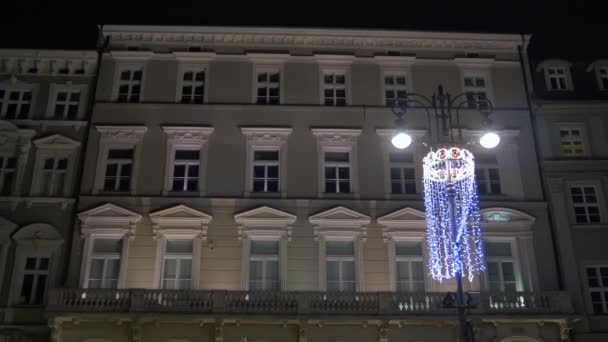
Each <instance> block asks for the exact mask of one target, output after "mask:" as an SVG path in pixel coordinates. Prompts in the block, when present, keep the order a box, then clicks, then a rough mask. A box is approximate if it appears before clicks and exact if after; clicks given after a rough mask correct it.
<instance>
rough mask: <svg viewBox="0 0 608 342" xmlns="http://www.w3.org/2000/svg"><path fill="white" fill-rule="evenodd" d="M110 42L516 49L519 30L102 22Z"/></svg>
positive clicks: (434, 49)
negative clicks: (514, 32)
mask: <svg viewBox="0 0 608 342" xmlns="http://www.w3.org/2000/svg"><path fill="white" fill-rule="evenodd" d="M103 34H104V35H105V36H109V37H111V39H110V42H111V44H112V46H124V45H129V46H133V45H151V46H154V45H160V46H163V45H164V46H166V45H171V46H176V45H177V46H180V45H181V46H185V47H189V46H192V45H203V46H204V47H205V48H213V47H235V46H237V47H243V48H247V47H251V48H257V49H261V48H276V49H290V48H292V49H298V48H302V49H341V50H344V49H347V50H383V51H386V50H403V49H408V50H421V51H428V50H432V51H449V52H456V51H483V52H496V53H499V52H502V53H504V52H509V53H515V52H517V47H518V46H519V45H521V37H520V36H519V35H507V34H479V33H448V32H419V31H397V30H347V29H294V28H252V27H247V28H245V27H208V26H200V27H192V26H190V27H185V26H181V27H180V26H126V25H108V26H105V27H104V30H103Z"/></svg>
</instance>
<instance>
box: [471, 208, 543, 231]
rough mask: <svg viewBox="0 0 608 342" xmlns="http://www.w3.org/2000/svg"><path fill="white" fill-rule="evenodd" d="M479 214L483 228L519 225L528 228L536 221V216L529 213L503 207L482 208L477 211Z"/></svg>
mask: <svg viewBox="0 0 608 342" xmlns="http://www.w3.org/2000/svg"><path fill="white" fill-rule="evenodd" d="M479 216H480V217H481V221H480V223H481V225H482V226H483V228H507V227H521V228H527V229H528V230H530V229H532V226H533V225H534V222H536V217H534V216H532V215H530V214H527V213H524V212H523V211H519V210H515V209H511V208H505V207H491V208H485V209H482V210H480V211H479Z"/></svg>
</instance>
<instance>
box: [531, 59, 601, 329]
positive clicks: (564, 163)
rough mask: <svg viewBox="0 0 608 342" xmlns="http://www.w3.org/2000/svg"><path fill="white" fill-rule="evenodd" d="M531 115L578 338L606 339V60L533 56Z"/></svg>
mask: <svg viewBox="0 0 608 342" xmlns="http://www.w3.org/2000/svg"><path fill="white" fill-rule="evenodd" d="M530 74H531V75H532V77H531V78H532V84H533V85H534V87H533V99H534V105H533V108H534V113H535V115H536V118H537V122H538V124H537V127H538V137H539V145H540V146H539V147H540V150H541V155H542V158H543V164H542V167H543V173H544V179H545V186H546V192H547V194H548V196H547V197H548V200H549V202H550V204H551V212H552V214H553V224H554V227H555V232H556V233H555V236H556V238H557V245H558V251H557V252H558V255H559V256H560V259H561V264H562V273H563V279H564V289H565V290H567V291H568V292H570V293H571V294H573V298H572V299H573V303H574V306H575V309H576V311H577V312H580V313H581V318H582V320H580V322H578V323H577V324H576V325H575V326H574V329H575V330H574V331H575V336H576V339H575V340H576V341H606V340H608V316H607V314H608V251H607V250H606V246H605V241H608V231H606V228H608V211H607V210H608V209H607V208H608V207H607V205H606V204H607V202H606V199H607V198H608V197H607V194H608V193H607V192H606V191H607V186H608V140H607V134H606V132H607V131H608V116H607V114H608V60H595V61H586V62H583V61H576V62H569V61H566V60H561V59H550V60H537V61H532V63H531V70H530Z"/></svg>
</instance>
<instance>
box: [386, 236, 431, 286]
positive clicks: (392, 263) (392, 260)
mask: <svg viewBox="0 0 608 342" xmlns="http://www.w3.org/2000/svg"><path fill="white" fill-rule="evenodd" d="M403 242H407V243H419V244H420V248H421V251H422V254H421V255H420V256H400V255H397V244H399V243H403ZM388 250H389V274H390V275H389V278H390V281H391V290H392V291H397V290H398V286H397V263H398V262H408V263H409V265H410V267H409V272H410V284H409V287H410V289H409V290H407V292H413V290H412V289H411V288H412V285H413V277H412V267H411V265H412V262H421V263H422V267H423V269H426V266H427V264H426V260H425V256H426V253H425V252H426V244H425V243H424V240H422V239H420V238H415V237H400V236H392V237H391V239H389V241H388ZM423 281H424V291H425V292H426V291H428V290H429V278H428V275H427V274H426V273H425V275H424V278H423Z"/></svg>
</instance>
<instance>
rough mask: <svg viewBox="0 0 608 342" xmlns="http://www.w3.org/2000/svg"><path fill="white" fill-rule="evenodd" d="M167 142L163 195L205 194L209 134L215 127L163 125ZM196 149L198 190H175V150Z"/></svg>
mask: <svg viewBox="0 0 608 342" xmlns="http://www.w3.org/2000/svg"><path fill="white" fill-rule="evenodd" d="M162 129H163V132H164V133H165V136H166V139H167V143H166V156H165V180H164V183H165V184H164V187H163V195H164V196H167V195H168V194H174V195H179V194H184V195H188V194H198V195H199V196H204V195H205V191H206V188H207V187H206V184H207V182H206V179H205V175H206V173H205V170H206V166H207V151H208V146H209V136H210V135H211V134H212V133H213V131H214V128H213V127H181V126H163V127H162ZM178 150H191V151H192V150H196V151H199V166H198V190H197V191H194V192H192V191H173V172H174V170H175V151H178Z"/></svg>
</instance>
